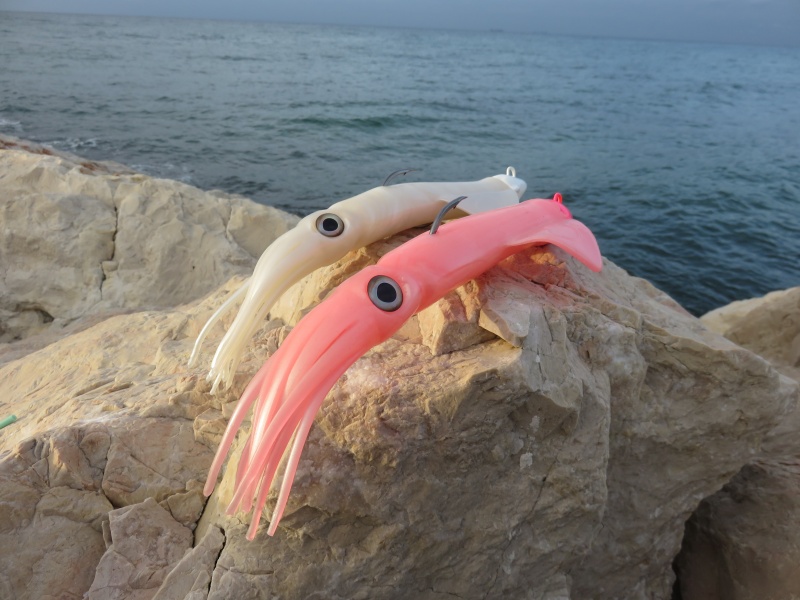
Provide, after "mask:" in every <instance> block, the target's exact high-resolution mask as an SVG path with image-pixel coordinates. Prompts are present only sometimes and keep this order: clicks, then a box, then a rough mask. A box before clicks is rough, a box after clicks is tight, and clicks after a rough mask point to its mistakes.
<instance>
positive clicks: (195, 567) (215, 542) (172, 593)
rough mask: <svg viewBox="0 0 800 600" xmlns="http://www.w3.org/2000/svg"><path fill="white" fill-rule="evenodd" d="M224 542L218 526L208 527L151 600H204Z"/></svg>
mask: <svg viewBox="0 0 800 600" xmlns="http://www.w3.org/2000/svg"><path fill="white" fill-rule="evenodd" d="M224 543H225V536H224V534H223V533H222V531H221V530H220V529H219V528H218V527H211V528H210V529H209V530H208V532H207V533H206V535H205V536H203V539H202V540H200V542H199V543H198V544H197V545H196V546H195V547H194V548H192V549H191V550H190V551H189V552H187V553H186V555H185V556H184V557H183V558H182V559H181V560H180V562H179V563H178V564H177V565H176V566H175V568H174V569H173V570H172V571H170V573H169V575H167V577H166V579H164V583H162V584H161V587H160V588H159V589H158V592H156V595H155V596H153V600H205V599H206V598H207V597H208V588H209V585H210V584H211V574H212V573H213V572H214V567H215V566H216V564H217V558H219V553H220V551H221V550H222V546H223V545H224Z"/></svg>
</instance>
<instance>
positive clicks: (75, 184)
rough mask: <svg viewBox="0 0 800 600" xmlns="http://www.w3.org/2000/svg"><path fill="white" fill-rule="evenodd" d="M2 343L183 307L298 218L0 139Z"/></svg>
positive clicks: (247, 265) (243, 267)
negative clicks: (113, 315)
mask: <svg viewBox="0 0 800 600" xmlns="http://www.w3.org/2000/svg"><path fill="white" fill-rule="evenodd" d="M0 194H2V201H1V202H0V230H2V232H3V235H2V236H0V342H7V341H11V340H15V339H20V338H23V337H26V336H28V335H31V334H33V333H36V332H38V331H41V330H43V329H46V328H48V327H50V326H52V325H56V326H63V325H64V324H66V323H69V322H71V321H74V320H75V319H77V318H79V317H82V316H85V315H87V314H91V313H96V312H99V311H109V310H119V309H132V308H133V309H141V308H148V307H167V306H175V305H177V304H180V303H182V302H186V301H189V300H193V299H196V298H198V297H200V296H202V295H204V294H207V293H208V292H210V291H211V290H213V289H216V288H217V287H219V285H220V284H222V283H223V282H225V281H227V280H228V278H230V277H231V275H234V274H236V273H239V274H243V275H244V274H249V273H250V272H251V271H252V268H253V266H254V265H255V261H256V259H257V258H258V256H259V255H260V254H261V252H262V251H263V250H264V248H266V246H267V245H268V244H269V243H270V242H271V241H272V240H273V239H275V238H276V237H277V236H279V235H281V234H282V233H283V232H285V231H286V230H287V229H289V228H291V227H293V226H294V224H295V223H296V222H297V217H294V216H292V215H288V214H286V213H284V212H282V211H279V210H276V209H274V208H271V207H267V206H261V205H258V204H255V203H253V202H250V201H249V200H247V199H245V198H242V197H240V196H233V195H230V194H225V193H222V192H203V191H201V190H198V189H196V188H193V187H191V186H189V185H185V184H183V183H179V182H176V181H168V180H163V179H153V178H151V177H147V176H145V175H141V174H137V173H133V172H132V171H129V170H126V169H124V168H122V167H119V168H118V167H116V166H114V165H105V164H101V163H91V162H89V161H83V160H82V159H79V158H78V157H75V156H72V155H68V154H64V153H55V152H53V151H49V150H47V149H44V148H43V147H41V146H37V145H35V144H29V143H24V142H21V141H15V140H13V139H9V138H7V137H4V138H0Z"/></svg>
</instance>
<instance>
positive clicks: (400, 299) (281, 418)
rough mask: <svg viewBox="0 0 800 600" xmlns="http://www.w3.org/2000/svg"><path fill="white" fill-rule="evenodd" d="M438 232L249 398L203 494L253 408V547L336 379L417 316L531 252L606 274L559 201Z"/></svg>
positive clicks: (259, 382) (275, 517)
mask: <svg viewBox="0 0 800 600" xmlns="http://www.w3.org/2000/svg"><path fill="white" fill-rule="evenodd" d="M440 216H441V215H440ZM437 221H438V219H437ZM437 226H438V223H435V224H434V227H433V228H432V229H431V234H429V233H425V234H422V235H420V236H418V237H416V238H414V239H412V240H410V241H409V242H407V243H406V244H403V245H402V246H400V247H398V248H396V249H394V250H392V251H391V252H389V253H387V254H386V255H385V256H383V257H382V258H381V259H380V260H379V261H378V263H377V264H375V265H373V266H370V267H367V268H365V269H364V270H362V271H361V272H360V273H357V274H355V275H353V276H352V277H350V279H348V280H347V281H345V282H344V283H342V284H341V285H340V286H339V287H338V288H337V289H336V290H334V291H333V292H332V293H331V294H330V295H329V296H328V298H326V299H325V300H324V301H323V302H322V303H320V304H319V305H318V306H316V307H315V308H314V309H313V310H312V311H310V312H309V313H308V314H307V315H306V316H305V317H304V318H303V319H302V320H301V321H300V323H299V324H298V325H297V326H296V327H295V328H294V329H293V330H292V332H291V333H290V334H289V335H288V336H287V338H286V340H285V341H284V343H283V344H282V345H281V347H280V348H279V349H278V350H277V352H275V354H274V355H273V356H272V357H271V358H270V359H269V360H268V361H267V362H266V364H264V366H263V367H262V368H261V369H260V370H259V371H258V373H257V374H256V375H255V377H254V378H253V379H252V381H251V382H250V384H249V385H248V386H247V388H246V389H245V391H244V393H243V394H242V397H241V399H240V400H239V403H238V405H237V406H236V409H235V411H234V413H233V415H232V416H231V420H230V422H229V423H228V427H227V430H226V431H225V434H224V435H223V438H222V441H221V443H220V447H219V449H218V450H217V454H216V456H215V458H214V462H213V464H212V466H211V469H210V472H209V476H208V480H207V482H206V486H205V489H204V492H205V494H206V495H209V494H211V492H212V491H213V490H214V485H215V483H216V479H217V476H218V475H219V472H220V470H221V468H222V464H223V461H224V460H225V456H226V455H227V454H228V452H229V450H230V447H231V444H232V443H233V440H234V438H235V436H236V432H237V430H238V429H239V427H240V426H241V424H242V421H243V420H244V418H245V416H246V414H247V412H248V411H249V409H250V407H251V406H253V404H255V411H254V415H253V418H252V429H251V431H250V436H249V438H248V440H247V442H246V445H245V447H244V450H243V452H242V456H241V458H240V461H239V465H238V467H237V470H236V481H235V489H234V495H233V499H232V500H231V502H230V505H229V506H228V509H227V511H228V513H229V514H233V513H234V512H235V511H236V510H238V509H242V510H245V511H249V510H250V509H251V508H252V507H253V502H254V501H255V510H254V512H253V517H252V521H251V523H250V528H249V530H248V533H247V538H248V539H251V540H252V539H253V538H254V537H255V535H256V531H257V529H258V524H259V521H260V519H261V513H262V511H263V508H264V505H265V503H266V500H267V495H268V493H269V491H270V488H271V486H272V483H273V479H274V478H275V475H276V472H277V470H278V467H279V465H280V463H281V461H282V459H283V457H284V454H287V453H288V456H287V457H286V466H285V470H284V475H283V482H282V485H281V487H280V491H279V493H278V500H277V503H276V505H275V509H274V512H273V514H272V518H271V520H270V525H269V529H268V534H269V535H273V534H274V533H275V530H276V528H277V526H278V522H279V521H280V519H281V516H282V515H283V511H284V509H285V507H286V502H287V500H288V497H289V491H290V490H291V486H292V482H293V480H294V476H295V472H296V470H297V465H298V462H299V460H300V454H301V452H302V449H303V445H304V444H305V441H306V438H307V436H308V433H309V429H310V428H311V425H312V423H313V421H314V417H315V415H316V414H317V411H318V410H319V407H320V405H321V404H322V402H323V401H324V400H325V396H326V394H327V393H328V392H329V391H330V389H331V388H332V387H333V385H334V383H336V380H337V379H339V377H340V376H341V375H342V374H343V373H344V372H345V371H346V370H347V369H348V368H349V367H350V365H352V364H353V363H354V362H355V361H356V360H357V359H358V358H359V357H360V356H362V355H363V354H364V353H365V352H366V351H367V350H369V349H370V348H372V347H373V346H375V345H377V344H380V343H381V342H384V341H386V340H387V339H389V338H390V337H391V336H392V335H393V334H394V333H395V332H396V331H397V330H398V329H400V327H401V326H402V325H403V323H405V321H406V320H408V319H409V318H410V317H411V316H412V315H414V314H415V313H417V312H419V311H420V310H422V309H424V308H426V307H428V306H430V305H431V304H433V303H434V302H436V301H437V300H439V299H440V298H442V297H443V296H444V295H446V294H447V293H448V292H450V291H451V290H453V289H455V288H457V287H458V286H460V285H463V284H464V283H466V282H467V281H469V280H471V279H473V278H475V277H477V276H478V275H480V274H481V273H483V272H485V271H487V270H488V269H490V268H491V267H492V266H494V265H496V264H497V263H499V262H500V261H501V260H503V259H505V258H507V257H509V256H511V255H512V254H515V253H517V252H520V251H522V250H524V249H526V248H528V247H530V246H535V245H543V244H548V243H549V244H554V245H556V246H559V247H561V248H562V249H564V250H565V251H567V252H568V253H570V254H571V255H573V256H574V257H575V258H577V259H578V260H580V261H581V262H582V263H584V264H585V265H586V266H587V267H589V268H590V269H591V270H593V271H600V269H601V268H602V258H601V256H600V250H599V248H598V246H597V241H596V240H595V237H594V235H592V232H591V231H590V230H589V229H588V228H587V227H586V226H585V225H583V224H582V223H581V222H579V221H576V220H575V219H573V218H572V215H571V214H570V212H569V210H568V209H567V208H566V207H565V206H564V205H563V204H562V203H561V196H560V195H559V194H557V195H556V196H555V197H554V198H553V199H552V200H528V201H526V202H522V203H520V204H516V205H514V206H510V207H506V208H500V209H497V210H493V211H489V212H486V213H482V214H477V215H472V216H468V217H464V218H462V219H458V220H456V221H451V222H449V223H447V224H445V225H443V226H442V227H441V228H439V229H438V231H436V227H437ZM434 231H435V233H433V232H434Z"/></svg>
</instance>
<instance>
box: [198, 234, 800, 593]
mask: <svg viewBox="0 0 800 600" xmlns="http://www.w3.org/2000/svg"><path fill="white" fill-rule="evenodd" d="M405 237H406V236H405V235H404V236H399V237H398V238H395V239H392V240H389V241H384V242H378V243H376V244H374V245H372V246H370V247H369V248H367V249H364V250H360V251H358V252H356V253H353V254H351V255H348V257H345V259H343V260H342V261H340V262H339V263H338V264H336V265H333V266H331V267H330V268H328V269H322V270H321V271H319V272H317V273H315V274H313V275H311V276H310V277H309V278H307V279H306V280H304V281H302V282H300V283H299V284H297V286H295V288H293V289H292V290H290V292H289V293H288V294H287V296H286V297H284V299H283V300H282V301H281V302H280V303H279V305H278V306H277V307H276V309H275V310H274V311H273V316H277V317H280V318H282V319H283V321H284V322H287V323H293V322H295V320H296V319H297V318H298V317H299V316H301V315H302V314H303V313H304V312H306V311H307V310H308V308H310V307H311V306H313V305H314V304H315V303H316V302H318V301H319V300H320V299H321V298H324V297H325V295H326V294H327V291H328V289H330V286H331V285H335V283H336V282H338V281H340V280H341V279H342V276H343V274H346V273H347V272H350V269H356V268H360V267H361V265H362V263H364V262H368V263H371V262H374V261H375V260H376V259H377V258H378V257H379V256H381V255H382V254H384V253H385V252H386V251H388V249H389V248H391V247H393V246H394V245H396V244H397V243H399V242H400V241H402V240H403V239H405ZM456 297H458V298H459V300H458V301H456V300H455V298H456ZM465 298H466V300H465ZM458 303H460V304H461V306H463V307H465V308H464V310H463V311H460V310H457V309H453V308H452V307H453V306H454V305H456V306H457V305H458ZM467 306H469V307H470V308H469V312H468V311H467V309H466V307H467ZM426 312H428V314H425V313H426ZM467 315H469V316H467ZM416 327H417V329H418V336H417V340H416V341H417V342H418V343H416V344H415V343H413V340H410V339H406V338H403V339H397V340H390V341H389V342H387V343H385V344H383V345H381V346H379V347H378V348H376V349H374V350H373V351H371V352H369V353H368V354H367V355H366V356H365V357H363V358H362V359H360V360H359V361H357V362H356V364H355V365H354V366H353V367H351V369H350V370H349V371H348V372H347V373H346V374H345V376H344V377H343V378H342V379H341V380H340V381H339V382H338V383H337V384H336V386H335V387H334V389H333V391H332V393H331V395H330V396H329V398H328V400H327V401H326V403H325V404H324V405H323V407H322V409H321V411H320V416H319V417H318V419H317V426H318V427H317V428H316V429H314V430H312V434H311V436H310V439H309V441H308V443H307V446H306V450H305V453H304V460H303V461H301V464H300V469H299V471H298V474H297V478H296V480H295V484H294V488H293V494H292V497H291V499H290V504H289V509H288V510H287V516H285V517H284V520H283V521H282V525H281V528H279V531H278V534H277V535H276V537H275V539H268V538H266V536H264V535H263V532H262V533H261V535H260V536H259V537H258V538H256V540H255V541H254V542H252V543H249V542H246V541H244V540H243V533H244V532H243V524H242V523H241V522H240V521H239V520H238V519H226V518H225V517H223V516H222V515H221V512H222V508H223V507H224V506H225V505H226V504H227V502H228V500H229V499H230V497H231V494H232V487H231V486H232V479H231V478H232V473H231V472H230V470H229V472H228V473H226V475H225V476H224V478H223V481H222V482H221V484H220V486H219V488H218V490H217V492H215V495H214V496H212V498H211V499H210V501H209V504H208V507H207V509H206V512H205V514H204V516H203V518H202V519H201V523H200V529H199V530H200V531H202V530H203V528H204V527H205V526H206V525H209V524H212V523H216V524H218V525H221V526H222V527H223V528H224V529H225V530H226V537H227V540H228V542H227V543H226V546H225V548H224V549H223V551H222V555H221V556H220V560H219V563H218V566H217V569H216V570H215V573H214V578H213V580H212V584H211V591H210V594H209V598H225V597H232V596H238V595H247V594H255V595H254V597H269V596H270V594H272V595H277V596H279V597H282V598H301V597H305V596H307V595H310V594H313V593H318V594H320V595H321V596H323V597H353V598H356V597H374V596H375V595H376V594H377V595H379V596H380V597H382V598H404V597H408V595H409V594H410V595H413V596H415V597H421V598H434V597H439V596H441V595H443V594H450V595H461V596H464V597H468V598H469V597H497V596H503V595H506V596H508V597H525V595H526V594H530V595H532V597H570V596H569V594H571V597H574V598H616V597H626V598H668V597H669V595H670V593H671V588H672V583H673V572H672V569H671V562H672V559H673V557H674V556H675V555H676V554H677V552H678V550H679V548H680V544H681V538H682V534H683V524H684V522H685V521H686V519H687V518H688V517H689V515H690V514H691V513H692V511H693V510H694V508H695V507H696V505H697V503H698V501H699V500H700V499H701V498H704V497H706V496H708V495H710V494H711V493H713V492H714V491H716V490H717V489H719V488H720V487H721V486H722V485H723V484H724V483H725V482H726V481H728V480H729V479H730V478H731V476H732V475H733V474H735V473H736V472H737V471H738V470H739V469H740V468H741V467H742V465H744V464H746V463H747V462H749V461H750V460H751V457H752V455H753V453H755V452H756V451H757V449H758V448H759V445H760V443H761V440H762V438H763V437H764V436H765V434H766V433H767V432H768V431H770V430H771V429H772V428H773V427H774V426H775V425H776V424H777V423H778V422H779V421H780V419H781V416H782V415H784V414H786V413H787V412H788V411H789V410H790V409H791V408H792V407H793V405H794V403H795V402H796V389H795V388H793V387H792V386H790V385H788V384H787V383H786V382H785V381H784V380H781V379H780V378H779V376H778V374H777V373H776V372H775V371H774V370H773V369H772V368H771V367H770V366H769V364H767V363H766V362H765V361H763V360H762V359H760V358H758V357H756V356H754V355H753V354H751V353H749V352H747V351H744V350H742V349H741V348H739V347H737V346H735V345H733V344H731V343H729V342H727V341H726V340H724V339H722V338H719V337H717V336H715V335H713V334H710V333H709V332H708V331H707V330H706V329H705V328H704V327H703V326H702V325H700V324H699V323H698V322H697V320H696V319H694V318H693V317H691V316H690V315H688V314H687V313H686V312H685V311H684V310H683V309H681V308H680V307H679V306H678V305H676V304H675V303H674V301H672V300H671V299H670V298H668V297H667V296H665V295H664V294H663V293H661V292H659V291H658V290H656V289H655V288H653V287H652V286H651V285H650V284H648V283H647V282H644V281H642V280H637V279H635V278H631V277H629V276H627V275H626V274H625V273H624V272H623V271H621V270H619V269H617V268H616V267H614V266H613V265H611V264H608V265H607V266H606V270H605V272H604V273H603V274H602V275H601V276H596V275H591V274H588V273H587V272H586V271H585V270H583V269H582V267H580V266H575V265H574V263H573V262H572V261H571V259H568V258H567V259H565V258H564V257H563V255H562V254H561V253H560V251H558V250H551V249H540V250H532V251H530V252H526V253H522V254H520V255H517V256H515V257H512V258H511V259H509V260H507V261H505V262H504V263H502V264H501V265H499V266H498V267H496V268H494V269H492V270H490V271H489V272H487V273H486V274H484V275H483V276H481V277H479V278H478V279H477V280H476V281H474V282H471V283H470V284H469V285H468V286H465V287H464V288H461V289H459V290H457V291H456V293H455V296H453V295H451V296H450V298H448V299H446V300H444V301H443V303H439V304H438V305H436V306H433V307H431V308H429V309H426V311H423V313H421V314H420V315H419V316H418V318H417V323H416ZM470 327H474V328H480V329H483V333H482V334H481V335H482V336H486V337H483V339H480V338H476V336H475V335H474V334H468V335H454V336H452V337H451V338H450V339H451V340H453V341H452V342H448V344H449V345H448V347H446V349H443V348H442V346H441V345H440V342H439V340H442V339H446V338H447V336H446V335H445V332H447V331H448V330H449V331H470V329H469V328H470ZM490 334H493V335H490ZM412 338H413V336H412ZM443 350H444V351H443ZM235 460H236V459H235V458H234V459H232V461H231V462H232V463H233V464H235ZM266 512H267V514H269V505H268V508H267V511H266ZM239 518H241V519H244V515H242V516H240V517H239ZM353 548H358V551H354V550H353ZM643 556H646V557H647V560H646V561H643V560H642V557H643ZM331 557H333V560H331ZM312 565H313V566H312ZM365 573H369V576H367V575H365ZM368 579H370V580H373V581H380V582H381V586H380V588H377V587H373V586H372V585H371V584H369V583H368V582H367V580H368ZM378 589H380V592H378V591H377V590H378ZM256 590H258V591H256Z"/></svg>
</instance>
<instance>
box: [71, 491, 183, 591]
mask: <svg viewBox="0 0 800 600" xmlns="http://www.w3.org/2000/svg"><path fill="white" fill-rule="evenodd" d="M109 530H110V535H111V545H110V546H109V547H108V549H107V550H106V552H105V554H104V555H103V558H102V559H100V562H99V564H98V565H97V571H96V573H95V577H94V581H93V582H92V585H91V587H90V588H89V591H88V592H86V594H85V596H84V598H85V599H86V600H150V599H151V598H152V597H153V596H154V595H155V594H156V592H157V591H158V588H159V587H161V583H162V582H163V581H164V579H165V578H166V576H167V574H168V573H169V572H170V571H171V570H172V568H173V567H174V566H175V565H177V564H178V562H179V561H180V559H181V558H182V556H183V554H184V552H185V551H186V550H188V549H189V548H191V545H192V533H191V531H189V529H188V528H186V527H184V526H183V525H181V524H180V523H178V522H177V521H175V520H174V519H173V518H172V517H171V516H170V515H169V513H168V512H167V511H165V510H164V509H163V508H161V507H160V506H159V505H158V504H156V502H155V501H154V500H153V499H152V498H147V499H146V500H145V501H144V502H142V503H140V504H134V505H133V506H126V507H125V508H120V509H118V510H113V511H111V512H110V513H109Z"/></svg>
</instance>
